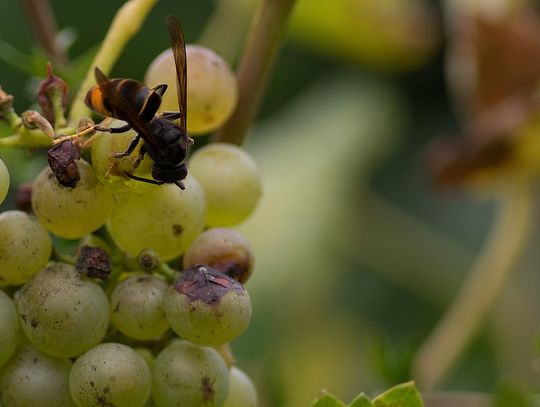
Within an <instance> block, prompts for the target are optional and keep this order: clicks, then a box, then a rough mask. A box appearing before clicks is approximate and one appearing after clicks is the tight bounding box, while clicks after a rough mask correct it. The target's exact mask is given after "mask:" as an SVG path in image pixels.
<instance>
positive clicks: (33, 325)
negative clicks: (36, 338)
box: [30, 318, 39, 329]
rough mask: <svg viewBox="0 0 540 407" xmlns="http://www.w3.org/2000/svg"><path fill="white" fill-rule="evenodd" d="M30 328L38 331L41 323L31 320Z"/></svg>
mask: <svg viewBox="0 0 540 407" xmlns="http://www.w3.org/2000/svg"><path fill="white" fill-rule="evenodd" d="M30 326H31V327H32V328H34V329H36V328H37V327H38V326H39V322H38V321H37V320H36V319H33V318H32V319H31V320H30Z"/></svg>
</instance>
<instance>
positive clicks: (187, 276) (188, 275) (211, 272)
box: [174, 265, 244, 306]
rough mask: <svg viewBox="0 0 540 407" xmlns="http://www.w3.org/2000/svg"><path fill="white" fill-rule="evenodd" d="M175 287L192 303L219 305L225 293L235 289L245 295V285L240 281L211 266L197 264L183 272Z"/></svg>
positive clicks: (239, 293)
mask: <svg viewBox="0 0 540 407" xmlns="http://www.w3.org/2000/svg"><path fill="white" fill-rule="evenodd" d="M174 288H175V289H176V291H178V292H179V293H180V294H184V295H185V296H186V297H187V298H188V301H189V302H190V303H193V302H195V301H202V302H204V303H205V304H208V305H212V306H217V305H218V304H219V303H220V301H221V298H222V297H223V296H225V294H227V293H229V292H231V291H235V292H236V293H237V294H238V295H244V287H243V286H242V284H240V283H239V282H238V281H236V280H234V279H233V278H231V277H229V276H228V275H226V274H224V273H222V272H220V271H218V270H215V269H213V268H211V267H207V266H203V265H196V266H194V267H192V268H190V269H188V270H186V271H184V272H183V273H182V275H181V276H180V278H179V279H178V280H177V281H176V283H175V285H174Z"/></svg>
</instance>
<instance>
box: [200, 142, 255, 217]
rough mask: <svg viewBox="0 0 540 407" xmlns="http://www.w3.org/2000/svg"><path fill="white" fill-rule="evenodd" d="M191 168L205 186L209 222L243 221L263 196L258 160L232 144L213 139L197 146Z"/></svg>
mask: <svg viewBox="0 0 540 407" xmlns="http://www.w3.org/2000/svg"><path fill="white" fill-rule="evenodd" d="M189 171H190V173H191V175H193V176H194V177H195V178H197V181H199V182H200V184H201V185H202V187H203V189H204V193H205V195H206V202H207V203H208V215H207V218H206V223H207V225H208V226H232V225H236V224H238V223H240V222H242V221H243V220H244V219H246V218H247V217H248V216H249V215H250V214H251V213H252V212H253V210H254V209H255V206H256V205H257V202H258V201H259V198H260V196H261V189H262V187H261V177H260V174H259V169H258V168H257V164H256V163H255V160H253V158H252V157H251V156H250V155H249V154H248V153H247V152H246V151H245V150H244V149H242V148H240V147H238V146H235V145H233V144H227V143H212V144H208V145H206V146H204V147H203V148H201V149H199V150H197V151H196V152H195V153H194V154H193V155H192V157H191V159H190V162H189Z"/></svg>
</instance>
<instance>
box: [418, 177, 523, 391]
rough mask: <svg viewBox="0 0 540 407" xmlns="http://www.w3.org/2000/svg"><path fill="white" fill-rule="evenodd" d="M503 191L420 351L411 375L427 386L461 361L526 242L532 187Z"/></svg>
mask: <svg viewBox="0 0 540 407" xmlns="http://www.w3.org/2000/svg"><path fill="white" fill-rule="evenodd" d="M505 192H506V194H504V195H503V196H502V197H501V198H500V206H499V209H498V213H497V217H496V220H495V223H494V225H493V227H492V230H491V232H490V235H489V237H488V240H487V241H486V243H485V245H484V248H483V249H482V251H481V252H480V254H479V255H478V257H477V259H476V261H475V263H474V264H473V267H472V270H471V271H470V274H469V277H468V278H467V280H466V281H465V283H464V285H463V286H462V288H461V291H460V292H459V294H458V296H457V297H456V298H455V300H454V302H453V303H452V304H451V306H450V307H449V308H448V310H447V312H446V314H445V315H444V316H443V317H442V319H441V320H440V321H439V323H438V324H437V326H436V327H435V329H434V330H433V332H432V333H431V335H430V336H429V337H428V338H427V340H426V341H425V342H424V344H423V345H422V346H421V348H420V350H419V351H418V353H417V355H416V360H415V361H414V363H413V374H414V375H413V376H414V377H415V379H416V380H417V381H418V384H419V386H420V387H421V388H422V389H423V390H430V389H432V388H434V387H435V386H437V385H438V383H439V382H440V381H441V380H442V379H443V377H444V376H445V375H446V374H447V373H448V371H449V370H450V369H451V367H452V366H453V365H454V364H455V363H456V362H457V360H458V358H459V356H460V355H461V353H462V352H463V350H464V349H465V347H466V346H467V345H468V344H469V342H470V341H471V340H472V338H473V337H474V334H475V333H476V331H477V329H478V328H479V327H480V325H481V323H482V321H483V320H484V318H485V317H486V315H487V314H488V312H489V310H490V308H491V307H492V305H493V303H494V302H495V300H496V299H497V296H498V295H499V293H500V292H501V290H502V288H503V287H504V283H505V281H506V279H507V277H508V275H509V274H510V272H511V270H512V268H513V266H514V263H515V261H516V259H517V258H518V256H519V254H520V252H521V248H522V247H523V245H524V243H525V240H526V238H527V235H528V231H529V226H530V224H531V216H532V211H533V199H532V196H531V191H530V190H529V185H524V184H518V185H515V186H514V188H513V189H512V190H508V191H505Z"/></svg>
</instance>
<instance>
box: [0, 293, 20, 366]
mask: <svg viewBox="0 0 540 407" xmlns="http://www.w3.org/2000/svg"><path fill="white" fill-rule="evenodd" d="M18 324H19V321H18V318H17V309H16V308H15V303H14V302H13V301H12V300H11V298H9V296H8V295H7V294H6V293H5V292H3V291H2V290H0V366H2V365H3V364H4V363H6V361H7V360H8V359H9V358H10V357H11V355H13V353H14V352H15V349H16V348H17V341H18V331H19V329H18Z"/></svg>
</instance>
